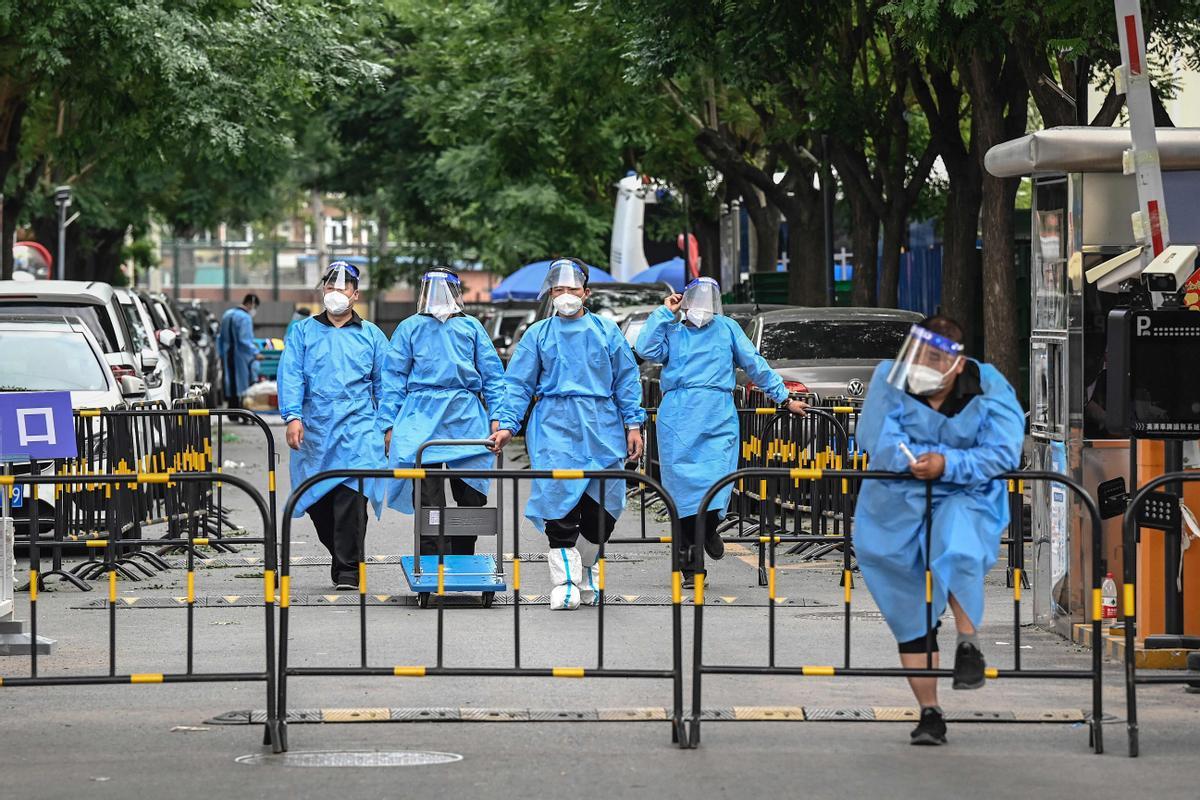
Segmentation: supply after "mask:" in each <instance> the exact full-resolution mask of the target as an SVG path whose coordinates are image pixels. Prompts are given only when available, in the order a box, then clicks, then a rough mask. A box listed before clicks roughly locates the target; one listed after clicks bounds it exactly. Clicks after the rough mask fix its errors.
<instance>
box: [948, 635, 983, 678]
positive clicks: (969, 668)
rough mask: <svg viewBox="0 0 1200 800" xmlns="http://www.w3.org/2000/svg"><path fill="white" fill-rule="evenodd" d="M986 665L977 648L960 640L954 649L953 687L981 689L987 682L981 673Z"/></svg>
mask: <svg viewBox="0 0 1200 800" xmlns="http://www.w3.org/2000/svg"><path fill="white" fill-rule="evenodd" d="M986 667H987V663H986V662H985V661H984V660H983V653H981V652H979V648H978V647H976V646H975V645H973V644H971V643H970V642H962V643H961V644H959V646H958V649H957V650H956V651H954V688H955V689H982V688H983V685H984V684H985V683H987V678H985V677H984V675H983V672H984V669H986Z"/></svg>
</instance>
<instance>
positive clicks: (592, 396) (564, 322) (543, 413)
mask: <svg viewBox="0 0 1200 800" xmlns="http://www.w3.org/2000/svg"><path fill="white" fill-rule="evenodd" d="M506 378H507V387H508V396H507V398H506V400H505V408H504V414H503V416H502V417H501V420H500V427H501V428H505V429H507V430H510V431H512V432H513V433H516V432H517V431H518V430H519V429H520V424H521V417H522V415H523V414H524V413H525V409H526V407H527V406H528V405H529V400H530V398H534V399H535V400H536V401H537V402H535V403H534V406H533V414H532V416H531V417H530V419H529V430H528V432H527V433H526V436H525V443H526V447H527V449H528V450H529V461H530V464H531V465H532V467H533V469H620V468H621V467H622V466H623V465H624V463H625V456H626V443H625V430H626V429H627V427H636V426H638V425H641V424H642V422H643V421H645V419H646V412H645V411H644V410H643V409H642V407H641V400H642V390H641V384H640V382H639V380H638V369H637V362H636V361H634V358H633V350H631V349H630V347H629V343H628V342H626V341H625V337H624V336H623V335H622V334H621V331H620V329H619V328H617V326H616V325H615V324H614V323H613V322H612V320H610V319H607V318H606V317H599V316H596V315H595V314H592V313H591V312H587V313H585V314H584V315H583V316H582V317H580V318H579V319H566V318H564V317H561V316H558V315H555V316H553V317H550V318H548V319H544V320H540V321H538V322H535V323H534V324H533V325H530V326H529V329H528V330H527V331H525V334H524V335H523V336H522V337H521V341H520V343H519V344H518V345H517V350H516V352H515V353H514V354H513V357H512V360H511V361H509V363H508V372H507V376H506ZM604 483H605V486H604V488H603V499H601V486H600V481H598V480H591V481H587V480H574V481H554V480H537V481H534V482H533V488H532V489H531V491H530V494H529V502H528V503H527V504H526V506H525V517H526V518H527V519H528V520H529V521H530V522H532V523H533V524H534V525H535V526H536V527H537V529H538V530H545V522H546V520H548V519H562V518H563V517H565V516H566V515H567V513H568V512H570V511H571V509H573V508H574V507H575V506H576V504H578V503H579V500H580V499H581V498H582V497H583V494H584V492H585V491H586V492H587V493H588V494H589V495H591V497H592V498H593V499H595V500H596V501H597V502H600V503H602V504H603V505H604V507H605V508H606V509H607V511H608V513H609V514H611V515H612V516H613V518H614V519H615V518H617V517H619V516H621V512H622V511H623V510H624V509H625V482H624V481H620V480H608V481H604Z"/></svg>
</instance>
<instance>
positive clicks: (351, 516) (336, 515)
mask: <svg viewBox="0 0 1200 800" xmlns="http://www.w3.org/2000/svg"><path fill="white" fill-rule="evenodd" d="M308 516H309V517H310V518H311V519H312V522H313V527H315V528H316V529H317V538H318V539H320V540H321V544H323V545H325V549H326V550H328V551H329V555H330V556H332V557H333V566H332V568H331V569H330V570H329V577H330V579H331V580H332V581H333V582H334V583H345V584H350V585H351V586H357V585H358V562H359V561H360V560H362V542H363V538H364V537H365V536H366V533H367V498H366V496H365V495H362V494H359V493H358V492H357V491H355V490H354V489H351V488H350V487H349V486H346V485H345V484H338V485H337V486H335V487H334V488H333V489H332V490H331V491H330V492H329V493H328V494H326V495H325V496H324V497H322V498H321V499H320V500H318V501H317V502H315V503H313V504H312V505H311V506H309V507H308Z"/></svg>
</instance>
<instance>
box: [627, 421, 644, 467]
mask: <svg viewBox="0 0 1200 800" xmlns="http://www.w3.org/2000/svg"><path fill="white" fill-rule="evenodd" d="M625 444H626V452H627V453H628V456H629V460H630V461H637V460H638V459H639V458H641V457H642V429H641V428H630V429H629V430H627V431H625Z"/></svg>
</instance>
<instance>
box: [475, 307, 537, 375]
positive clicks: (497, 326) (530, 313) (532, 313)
mask: <svg viewBox="0 0 1200 800" xmlns="http://www.w3.org/2000/svg"><path fill="white" fill-rule="evenodd" d="M537 312H538V304H537V303H529V302H521V301H513V302H508V303H498V304H497V305H496V306H495V311H494V312H493V314H492V317H491V320H490V322H491V326H490V327H488V326H484V329H485V330H486V331H487V332H488V336H489V337H490V338H491V340H492V344H494V345H495V346H496V352H497V353H499V354H500V360H501V361H504V362H505V363H507V362H508V359H509V358H510V357H511V356H512V348H513V345H514V344H515V343H516V341H517V331H518V330H520V329H521V326H522V325H523V326H525V327H529V326H530V325H532V324H533V321H534V320H535V319H537Z"/></svg>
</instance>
